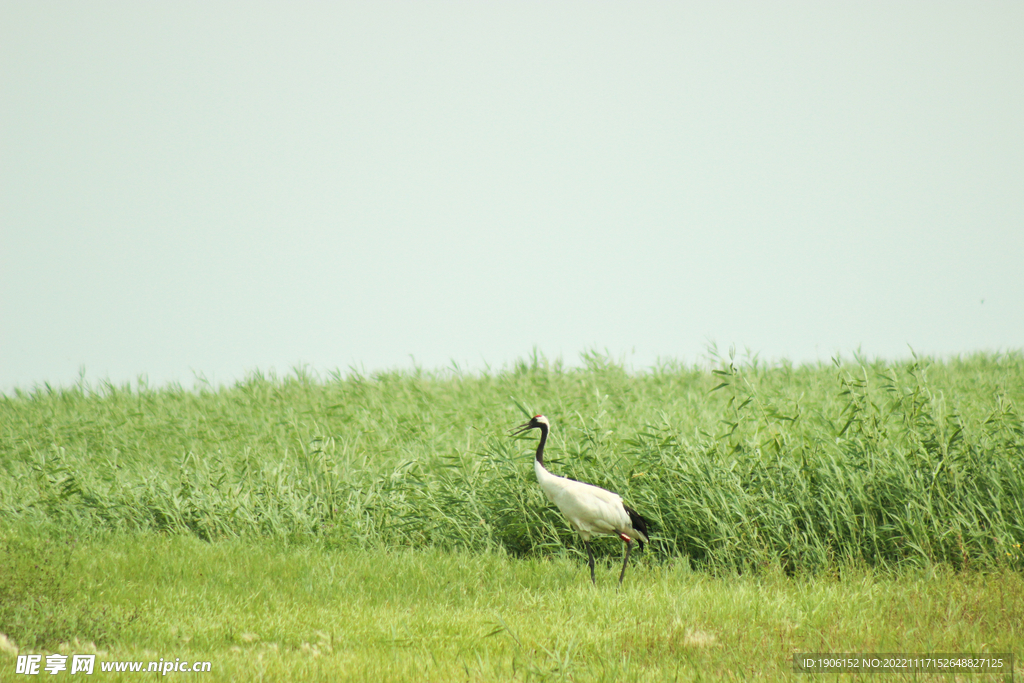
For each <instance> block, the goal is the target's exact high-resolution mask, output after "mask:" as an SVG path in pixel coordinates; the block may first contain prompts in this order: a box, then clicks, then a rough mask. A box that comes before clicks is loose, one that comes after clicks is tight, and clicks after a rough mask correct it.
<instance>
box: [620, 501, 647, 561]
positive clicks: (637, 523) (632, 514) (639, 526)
mask: <svg viewBox="0 0 1024 683" xmlns="http://www.w3.org/2000/svg"><path fill="white" fill-rule="evenodd" d="M622 507H624V508H625V509H626V514H628V515H629V521H630V523H631V524H632V525H633V528H634V529H636V530H637V531H639V532H640V533H642V534H643V535H644V536H646V537H647V538H650V534H649V532H648V531H647V520H646V519H644V518H643V517H642V516H641V515H640V513H639V512H637V511H636V510H634V509H633V508H631V507H629V506H628V505H626V504H625V503H623V504H622ZM636 541H637V543H639V544H640V550H643V549H644V542H643V541H641V540H640V539H639V538H638V539H636Z"/></svg>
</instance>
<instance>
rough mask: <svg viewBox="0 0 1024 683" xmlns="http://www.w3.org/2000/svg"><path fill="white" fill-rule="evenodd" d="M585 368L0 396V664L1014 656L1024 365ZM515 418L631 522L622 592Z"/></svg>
mask: <svg viewBox="0 0 1024 683" xmlns="http://www.w3.org/2000/svg"><path fill="white" fill-rule="evenodd" d="M583 360H584V367H581V368H566V367H563V366H562V365H561V364H560V363H557V362H548V361H546V360H545V359H543V358H542V357H539V356H534V357H532V358H530V359H526V360H523V361H520V362H518V363H516V364H515V365H514V366H512V367H510V368H507V369H505V370H502V371H492V372H486V373H466V372H461V371H459V370H458V369H457V368H453V369H449V370H443V371H435V372H427V371H422V370H413V371H404V372H384V373H376V374H372V375H367V374H360V373H358V372H350V373H336V374H334V375H330V376H315V375H313V374H311V373H308V372H305V371H302V370H296V371H294V372H292V373H291V374H289V375H286V376H282V377H277V376H272V375H271V376H266V375H262V374H258V373H254V374H252V375H250V376H249V377H248V378H247V379H245V380H244V381H241V382H238V383H237V384H235V385H233V386H227V387H223V388H213V387H205V388H204V387H202V386H200V387H198V388H195V389H190V390H186V389H182V388H180V387H176V386H170V387H149V386H146V385H145V383H138V384H133V385H130V386H128V385H126V386H114V385H111V384H109V383H103V384H98V385H90V384H88V383H86V382H84V381H82V382H80V383H79V384H77V385H75V386H71V387H48V386H42V387H37V388H34V389H32V390H30V391H27V390H21V391H14V392H11V393H9V394H7V395H5V396H2V397H0V562H2V563H3V565H2V566H0V633H2V634H5V635H6V636H7V637H8V638H9V642H10V643H12V645H11V646H10V647H8V648H7V649H6V650H5V648H4V646H3V641H0V680H7V677H6V676H7V674H9V673H11V672H12V671H13V668H12V666H13V665H11V666H8V665H9V664H10V662H12V661H13V659H12V658H13V657H14V655H13V654H12V653H13V652H14V651H15V650H18V651H19V652H27V651H39V652H45V651H46V648H47V647H50V648H57V647H72V649H73V646H74V644H75V643H78V644H82V643H88V647H93V648H99V649H100V650H101V651H102V652H104V653H107V654H108V655H109V656H111V657H114V656H119V657H121V658H125V659H128V658H132V657H134V656H136V655H139V657H140V658H141V655H140V654H139V653H144V652H149V653H151V654H152V653H153V652H159V653H160V654H159V655H158V656H160V657H162V658H165V659H166V658H167V657H168V655H170V658H171V659H173V658H174V657H180V656H181V655H180V654H179V653H190V655H192V656H193V658H194V659H195V658H200V657H205V658H206V659H212V660H215V661H214V668H215V670H214V672H213V673H210V674H203V675H202V676H203V677H204V680H286V679H296V680H299V679H309V680H341V679H345V678H348V679H350V680H359V679H365V680H452V679H454V678H459V679H460V680H462V679H465V680H745V679H749V678H779V679H791V678H792V679H794V680H798V679H802V678H804V677H807V676H811V675H810V674H800V675H796V674H793V673H792V672H791V669H790V668H788V667H789V664H788V662H789V659H790V658H791V656H792V653H793V652H795V651H801V650H802V651H815V650H816V651H832V652H857V651H876V652H877V651H882V650H879V649H878V648H885V651H890V652H896V651H912V650H916V651H919V652H920V651H939V650H941V651H946V652H955V651H977V652H981V651H989V652H995V651H1006V652H1009V651H1016V652H1017V653H1018V655H1021V654H1024V652H1022V648H1021V647H1020V645H1021V644H1022V633H1024V631H1022V627H1021V626H1020V624H1021V623H1024V580H1022V576H1024V551H1022V544H1024V420H1022V415H1021V413H1020V409H1021V406H1024V355H1022V354H1021V353H1019V352H1009V353H1003V354H977V355H971V356H966V357H962V358H956V359H949V360H941V361H940V360H933V359H928V358H913V359H911V360H908V361H903V362H882V361H868V360H866V359H863V358H853V359H847V360H840V359H837V360H835V361H834V362H833V363H832V364H827V365H826V364H821V365H814V366H791V365H788V364H785V363H776V364H771V365H766V364H764V363H760V362H758V361H757V360H756V359H754V360H750V359H748V360H745V361H740V360H736V359H734V358H719V357H713V358H712V360H711V361H709V362H708V363H707V364H705V365H702V366H685V365H682V364H678V363H665V364H662V365H660V366H658V367H656V368H653V369H650V370H646V371H643V372H627V371H626V370H625V369H624V368H623V367H622V366H620V365H618V364H616V363H615V362H613V361H611V360H610V359H608V358H606V357H603V356H601V355H598V354H586V355H584V357H583ZM532 413H544V414H545V415H547V416H548V418H549V419H550V420H551V422H552V425H553V429H552V434H551V438H550V440H549V442H548V448H547V451H546V460H545V462H546V464H547V466H548V467H549V469H550V470H551V471H553V472H554V473H556V474H561V475H565V476H569V477H571V478H574V479H580V480H583V481H587V482H590V483H593V484H596V485H599V486H602V487H605V488H608V489H610V490H613V491H616V492H618V493H619V494H621V495H622V496H623V498H624V499H625V500H626V501H627V502H628V503H629V504H630V505H631V506H632V507H634V508H636V509H637V510H638V511H640V512H641V514H643V515H644V516H645V517H646V518H647V519H649V520H650V521H651V523H652V527H653V528H652V534H651V543H650V544H649V545H648V547H647V548H646V549H645V550H644V552H643V553H634V555H633V558H632V560H633V561H631V566H630V569H629V571H628V572H627V574H626V579H625V584H624V586H623V588H622V590H621V591H616V590H615V587H614V583H615V579H616V578H617V575H613V574H615V573H614V570H613V567H614V566H615V565H616V564H617V563H620V562H621V552H622V543H621V542H620V541H618V540H617V539H614V538H608V539H604V540H600V541H598V542H595V543H594V547H595V552H596V554H598V556H599V559H600V561H601V562H600V567H599V573H598V582H597V583H598V585H597V587H596V588H595V587H593V586H591V585H590V581H589V574H588V572H587V570H586V565H585V556H584V554H583V553H582V544H581V543H580V542H579V540H578V538H577V537H576V535H575V534H574V533H573V532H572V530H571V528H570V527H569V525H568V523H567V522H566V521H565V520H564V519H563V518H562V517H561V516H560V514H559V513H558V511H557V509H555V508H554V507H553V506H552V505H551V504H549V503H548V502H547V501H546V499H544V497H543V494H542V493H541V491H540V489H539V488H538V486H537V484H536V481H535V479H534V473H533V467H532V457H533V450H534V448H535V447H536V442H537V439H536V436H530V435H526V436H523V437H515V438H513V437H510V436H509V435H508V431H509V429H510V428H512V427H514V426H516V425H517V424H519V423H521V422H522V421H523V420H524V419H525V418H526V416H527V415H529V414H532ZM634 562H635V564H634ZM812 603H813V604H812ZM972 605H976V606H972ZM748 627H749V628H748ZM595 629H596V630H595ZM19 648H20V649H19ZM937 648H938V649H937ZM972 648H973V650H972ZM1000 648H1002V649H1000ZM54 651H56V650H54ZM110 653H113V654H110ZM257 655H258V656H257ZM5 657H6V659H5ZM218 658H219V659H218ZM217 661H219V662H220V664H219V665H218V664H217ZM218 666H219V669H218V668H217V667H218ZM5 667H6V668H5ZM261 667H262V668H261ZM65 675H67V674H65ZM104 675H106V676H108V679H109V680H121V679H120V678H117V675H115V674H104ZM174 675H177V676H182V675H184V674H174ZM124 676H126V677H125V678H124V679H123V680H129V679H130V675H129V674H124ZM135 676H136V678H137V677H138V674H136V675H135ZM193 677H199V675H193ZM794 677H795V678H794ZM812 677H814V676H812ZM25 680H28V679H25ZM851 680H859V678H857V677H856V676H855V677H854V678H851ZM908 680H909V679H908ZM937 680H938V679H937ZM941 680H951V679H949V678H941ZM971 680H985V678H984V677H983V676H982V677H977V678H972V679H971Z"/></svg>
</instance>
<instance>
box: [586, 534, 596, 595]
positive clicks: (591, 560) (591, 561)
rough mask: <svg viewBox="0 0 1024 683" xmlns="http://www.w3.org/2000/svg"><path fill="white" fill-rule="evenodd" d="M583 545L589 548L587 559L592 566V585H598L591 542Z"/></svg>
mask: <svg viewBox="0 0 1024 683" xmlns="http://www.w3.org/2000/svg"><path fill="white" fill-rule="evenodd" d="M583 545H585V546H587V557H589V558H590V560H589V561H588V562H587V564H589V565H590V583H592V584H594V585H595V586H596V585H597V580H596V579H595V578H594V552H593V551H592V550H591V549H590V541H583Z"/></svg>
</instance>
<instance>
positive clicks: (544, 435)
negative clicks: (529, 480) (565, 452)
mask: <svg viewBox="0 0 1024 683" xmlns="http://www.w3.org/2000/svg"><path fill="white" fill-rule="evenodd" d="M547 440H548V426H547V425H546V424H544V423H543V422H542V423H541V425H540V443H539V444H537V462H538V463H540V465H541V466H542V467H543V466H544V444H545V443H546V442H547Z"/></svg>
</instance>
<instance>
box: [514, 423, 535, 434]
mask: <svg viewBox="0 0 1024 683" xmlns="http://www.w3.org/2000/svg"><path fill="white" fill-rule="evenodd" d="M531 429H534V426H533V425H532V424H530V423H529V422H524V423H523V424H521V425H519V426H518V427H516V429H515V431H514V432H512V436H515V435H516V434H522V433H523V432H526V431H529V430H531Z"/></svg>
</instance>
